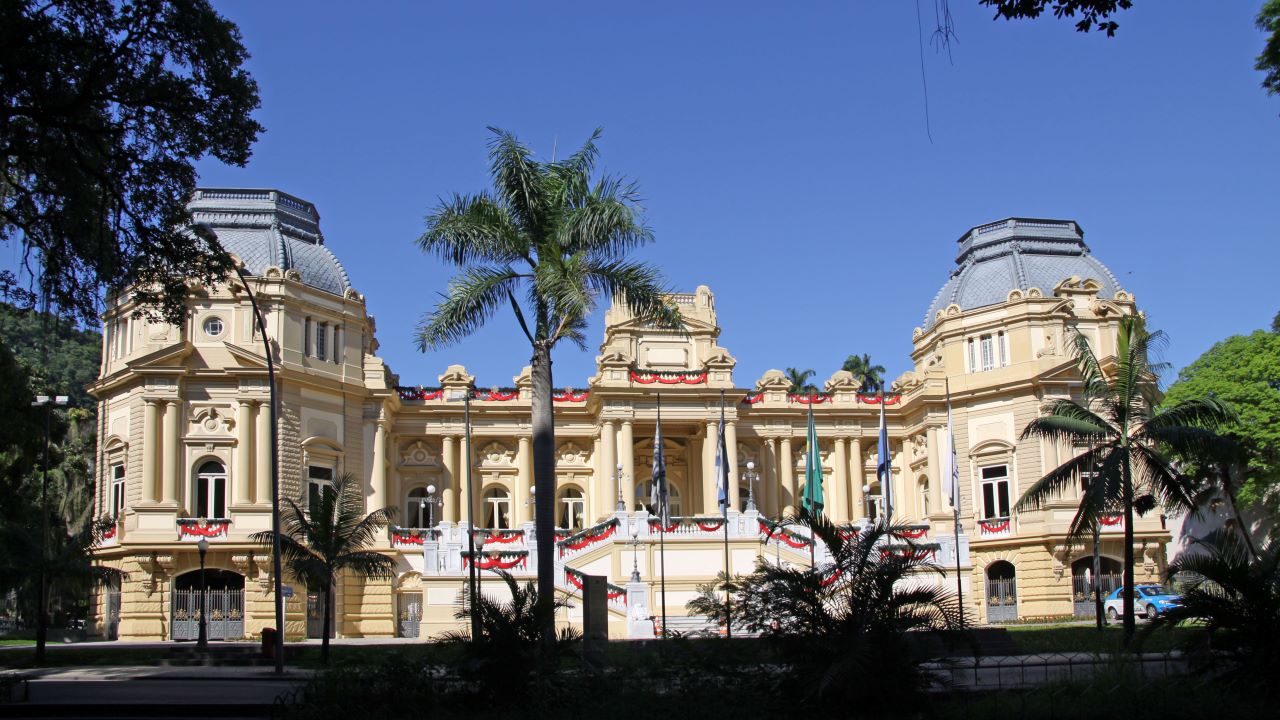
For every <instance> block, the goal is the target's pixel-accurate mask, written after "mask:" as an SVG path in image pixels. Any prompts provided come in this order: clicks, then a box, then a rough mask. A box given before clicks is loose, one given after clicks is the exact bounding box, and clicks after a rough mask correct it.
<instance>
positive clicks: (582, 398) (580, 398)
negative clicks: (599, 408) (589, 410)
mask: <svg viewBox="0 0 1280 720" xmlns="http://www.w3.org/2000/svg"><path fill="white" fill-rule="evenodd" d="M590 394H591V391H590V390H583V391H582V392H580V393H575V392H574V391H573V388H565V389H564V392H558V393H557V392H553V393H551V400H552V401H553V402H586V401H587V396H588V395H590Z"/></svg>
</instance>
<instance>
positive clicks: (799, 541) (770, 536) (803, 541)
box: [759, 518, 813, 548]
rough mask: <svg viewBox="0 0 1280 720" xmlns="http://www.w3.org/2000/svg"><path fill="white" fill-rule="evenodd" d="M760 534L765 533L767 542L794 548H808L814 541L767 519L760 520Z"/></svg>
mask: <svg viewBox="0 0 1280 720" xmlns="http://www.w3.org/2000/svg"><path fill="white" fill-rule="evenodd" d="M759 521H760V532H762V533H764V537H765V542H768V541H770V540H777V541H778V542H782V543H786V544H787V545H789V546H791V547H793V548H807V547H809V545H811V544H812V542H813V541H812V540H810V539H809V538H807V537H804V536H803V535H796V534H795V533H793V532H790V531H789V530H787V529H786V528H784V527H783V526H782V524H781V523H775V522H771V521H769V520H766V519H765V518H759Z"/></svg>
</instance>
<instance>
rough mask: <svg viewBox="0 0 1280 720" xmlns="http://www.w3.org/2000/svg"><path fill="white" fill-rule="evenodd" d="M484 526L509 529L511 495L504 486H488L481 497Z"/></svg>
mask: <svg viewBox="0 0 1280 720" xmlns="http://www.w3.org/2000/svg"><path fill="white" fill-rule="evenodd" d="M482 509H483V512H484V527H487V528H492V529H494V530H510V529H511V495H510V494H509V493H508V492H507V491H506V490H505V489H504V488H489V489H488V490H485V491H484V497H483V508H482Z"/></svg>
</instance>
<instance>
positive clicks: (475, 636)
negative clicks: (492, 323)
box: [447, 387, 480, 642]
mask: <svg viewBox="0 0 1280 720" xmlns="http://www.w3.org/2000/svg"><path fill="white" fill-rule="evenodd" d="M447 399H448V401H449V402H459V401H461V402H462V408H463V410H462V423H463V434H464V436H465V442H466V444H467V471H466V475H465V482H466V483H467V554H468V555H470V556H471V562H470V563H469V564H468V572H467V593H468V595H470V597H471V607H470V608H469V612H468V613H467V614H468V615H470V616H471V641H472V642H480V618H479V617H478V616H477V615H476V613H475V600H476V592H477V588H476V504H475V499H474V498H473V497H472V494H473V493H472V488H471V388H469V387H468V388H462V389H461V390H460V391H454V392H452V393H450V395H449V397H448V398H447Z"/></svg>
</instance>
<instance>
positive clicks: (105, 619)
mask: <svg viewBox="0 0 1280 720" xmlns="http://www.w3.org/2000/svg"><path fill="white" fill-rule="evenodd" d="M105 600H106V602H105V603H103V605H104V607H103V609H102V639H103V640H119V639H120V581H118V580H117V581H114V582H112V583H111V584H109V585H107V587H106V598H105Z"/></svg>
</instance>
